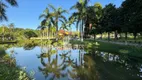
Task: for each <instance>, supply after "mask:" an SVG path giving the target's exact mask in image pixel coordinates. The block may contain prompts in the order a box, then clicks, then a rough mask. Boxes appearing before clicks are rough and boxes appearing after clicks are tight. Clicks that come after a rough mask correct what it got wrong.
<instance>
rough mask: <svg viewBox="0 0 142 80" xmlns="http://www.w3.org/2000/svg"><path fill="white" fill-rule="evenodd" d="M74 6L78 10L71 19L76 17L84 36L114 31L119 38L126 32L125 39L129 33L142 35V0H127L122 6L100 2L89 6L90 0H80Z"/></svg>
mask: <svg viewBox="0 0 142 80" xmlns="http://www.w3.org/2000/svg"><path fill="white" fill-rule="evenodd" d="M72 8H74V9H76V10H77V11H76V12H74V13H73V14H72V16H71V17H70V19H75V21H76V22H77V28H78V26H81V27H79V30H80V32H82V33H81V34H83V28H84V27H85V29H84V37H88V36H90V35H94V38H96V35H97V34H101V37H100V38H102V34H103V33H108V40H110V34H111V33H114V35H115V36H114V37H115V39H116V40H117V39H118V35H119V36H120V37H119V38H121V34H122V33H123V34H125V39H127V38H128V36H127V35H128V34H133V36H134V39H136V37H137V36H138V35H140V36H141V35H142V27H141V25H142V0H125V1H124V2H123V3H122V4H121V6H120V7H118V8H117V7H116V6H115V5H114V4H112V3H110V4H108V5H106V6H105V7H104V8H103V7H102V5H101V4H100V3H95V5H93V6H88V0H79V2H77V4H76V5H75V6H73V7H72Z"/></svg>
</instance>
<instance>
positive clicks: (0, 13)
mask: <svg viewBox="0 0 142 80" xmlns="http://www.w3.org/2000/svg"><path fill="white" fill-rule="evenodd" d="M5 2H7V3H9V4H10V5H11V6H18V4H17V1H16V0H0V21H4V20H6V21H8V19H7V16H6V8H8V6H7V5H6V3H5Z"/></svg>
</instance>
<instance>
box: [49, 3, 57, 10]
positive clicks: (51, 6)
mask: <svg viewBox="0 0 142 80" xmlns="http://www.w3.org/2000/svg"><path fill="white" fill-rule="evenodd" d="M48 6H49V7H50V8H51V9H52V10H53V11H55V12H56V8H55V7H54V6H53V5H51V4H48Z"/></svg>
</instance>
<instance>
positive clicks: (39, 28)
mask: <svg viewBox="0 0 142 80" xmlns="http://www.w3.org/2000/svg"><path fill="white" fill-rule="evenodd" d="M45 28H46V27H45V26H41V25H40V26H38V27H37V29H38V30H40V31H41V37H42V38H43V36H44V34H43V31H44V30H45ZM42 38H41V40H42Z"/></svg>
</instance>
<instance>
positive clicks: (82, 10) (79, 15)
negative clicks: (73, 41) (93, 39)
mask: <svg viewBox="0 0 142 80" xmlns="http://www.w3.org/2000/svg"><path fill="white" fill-rule="evenodd" d="M87 4H88V0H79V2H77V3H76V4H75V5H74V6H72V7H71V10H72V9H76V10H77V12H74V13H73V14H72V16H71V17H75V19H76V21H77V23H76V24H77V29H78V25H79V24H80V34H81V36H80V37H81V41H83V26H84V23H85V22H86V17H87V13H86V11H87Z"/></svg>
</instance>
